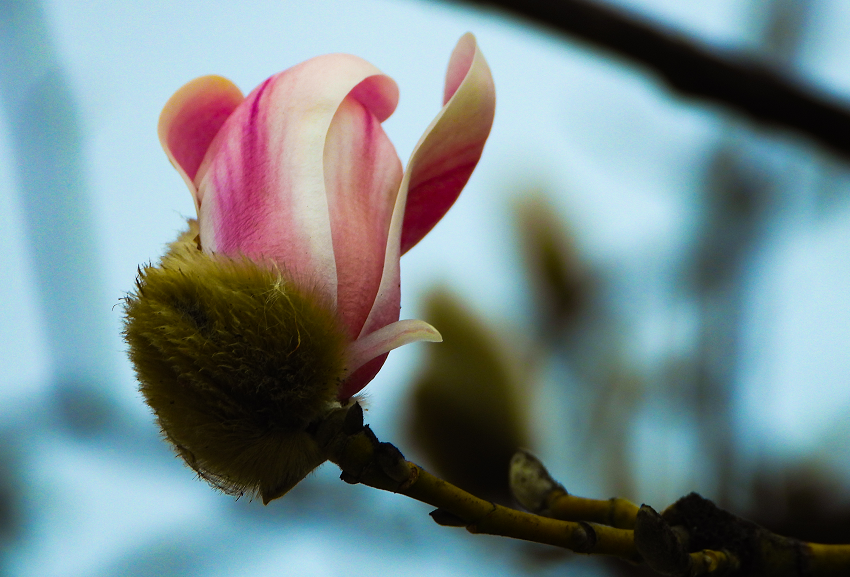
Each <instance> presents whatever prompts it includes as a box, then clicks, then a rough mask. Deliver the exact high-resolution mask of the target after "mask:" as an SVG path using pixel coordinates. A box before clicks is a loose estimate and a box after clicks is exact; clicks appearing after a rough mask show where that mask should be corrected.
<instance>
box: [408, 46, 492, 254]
mask: <svg viewBox="0 0 850 577" xmlns="http://www.w3.org/2000/svg"><path fill="white" fill-rule="evenodd" d="M495 107H496V92H495V87H494V86H493V77H492V75H491V74H490V68H489V66H487V62H486V61H485V60H484V56H483V55H482V54H481V51H480V50H479V49H478V46H477V44H476V42H475V37H474V36H473V35H472V34H470V33H467V34H465V35H464V36H463V37H462V38H461V39H460V41H458V43H457V46H456V47H455V49H454V52H452V57H451V60H450V61H449V68H448V71H447V73H446V89H445V106H444V107H443V109H442V110H441V111H440V113H439V114H438V115H437V117H436V118H435V119H434V121H433V122H432V123H431V126H429V127H428V130H427V131H426V132H425V134H424V135H423V136H422V138H421V139H420V140H419V143H418V144H417V146H416V149H415V150H414V151H413V155H412V156H411V158H410V162H409V163H408V165H407V170H406V171H405V176H406V177H407V179H408V182H409V187H408V190H407V206H406V209H405V213H404V228H403V230H402V234H401V253H402V254H404V253H405V252H407V251H408V250H410V248H411V247H413V245H415V244H416V243H417V242H419V241H420V240H421V239H422V237H423V236H425V235H426V234H427V233H428V231H430V230H431V229H432V228H433V227H434V225H436V224H437V222H438V221H439V220H440V219H441V218H442V217H443V215H444V214H445V213H446V211H448V210H449V208H450V207H451V205H452V204H454V201H455V200H456V199H457V197H458V195H459V194H460V191H461V189H462V188H463V187H464V185H465V184H466V181H467V180H469V177H470V175H471V174H472V171H473V169H474V168H475V165H476V164H478V159H479V158H481V152H482V150H483V149H484V142H485V141H486V140H487V136H488V135H489V134H490V127H491V125H492V124H493V115H494V113H495Z"/></svg>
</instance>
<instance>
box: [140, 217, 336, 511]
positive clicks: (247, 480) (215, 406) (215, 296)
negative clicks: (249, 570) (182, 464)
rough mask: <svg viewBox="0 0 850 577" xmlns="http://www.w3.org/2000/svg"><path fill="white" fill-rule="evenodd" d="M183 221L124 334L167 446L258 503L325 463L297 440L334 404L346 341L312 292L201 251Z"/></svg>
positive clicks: (146, 271)
mask: <svg viewBox="0 0 850 577" xmlns="http://www.w3.org/2000/svg"><path fill="white" fill-rule="evenodd" d="M196 239H197V225H196V223H194V222H191V223H190V230H189V231H188V232H187V233H184V234H183V235H182V236H181V237H180V238H179V239H178V240H177V241H176V242H175V243H173V244H172V245H171V247H170V249H169V252H168V253H167V254H166V255H165V256H164V257H163V259H162V262H161V264H160V266H147V267H144V268H143V269H141V270H140V272H139V277H138V280H137V288H136V290H135V291H134V292H133V293H132V294H130V295H129V296H128V297H127V299H126V306H125V312H126V321H125V330H124V335H125V338H126V340H127V343H128V345H129V349H130V358H131V360H132V362H133V364H134V365H135V368H136V374H137V376H138V379H139V382H140V388H141V391H142V394H143V395H144V396H145V399H146V401H147V403H148V405H150V407H151V408H152V409H153V411H154V413H155V414H156V417H157V419H158V421H159V424H160V426H161V427H162V431H163V434H164V435H165V437H166V438H167V439H168V440H169V441H170V442H171V443H172V444H173V445H174V447H175V448H176V450H177V452H178V453H179V454H180V455H181V456H182V457H183V458H184V459H185V460H186V462H187V463H188V464H189V466H191V467H192V468H193V469H194V470H195V471H196V472H197V473H198V474H199V475H200V476H201V477H203V478H204V479H206V480H207V481H209V482H210V483H211V484H212V485H214V486H215V487H217V488H219V489H221V490H223V491H225V492H227V493H230V494H236V495H240V494H243V493H245V492H248V493H251V494H259V495H260V496H262V498H263V500H264V501H265V502H268V501H269V500H271V499H274V498H276V497H279V496H281V495H282V494H284V493H285V492H286V491H288V490H289V489H291V488H292V487H293V486H294V485H295V484H296V483H298V481H300V480H301V479H302V478H303V477H304V476H306V475H307V474H308V473H309V472H310V471H312V470H313V469H314V468H315V467H317V466H318V465H320V464H321V463H322V462H324V460H325V457H324V455H323V453H322V451H321V449H320V448H319V446H318V445H317V444H316V443H315V441H313V439H312V437H311V436H310V435H309V434H308V433H307V432H306V429H307V428H308V426H309V425H310V424H311V423H313V422H314V421H316V420H317V419H319V418H320V417H322V416H324V415H325V414H326V413H327V411H328V410H329V409H330V408H331V407H332V406H333V405H334V403H335V401H336V396H337V390H338V387H339V384H340V380H341V378H342V375H343V370H344V368H345V350H346V345H347V344H348V340H347V337H346V335H345V332H344V330H343V328H342V327H341V325H340V323H339V321H338V319H337V316H336V314H335V312H334V310H333V307H332V306H331V305H330V303H329V302H328V301H327V299H326V298H324V297H322V296H320V293H319V292H318V291H316V290H310V289H306V290H305V289H304V288H303V287H299V286H294V285H293V283H291V282H289V281H287V280H286V279H285V278H284V277H282V276H281V273H280V271H278V270H277V269H276V268H275V267H274V266H273V265H271V264H268V263H256V262H253V261H251V260H249V259H247V258H227V257H224V256H221V255H209V254H207V253H204V252H203V251H202V250H200V248H199V246H198V243H197V241H196Z"/></svg>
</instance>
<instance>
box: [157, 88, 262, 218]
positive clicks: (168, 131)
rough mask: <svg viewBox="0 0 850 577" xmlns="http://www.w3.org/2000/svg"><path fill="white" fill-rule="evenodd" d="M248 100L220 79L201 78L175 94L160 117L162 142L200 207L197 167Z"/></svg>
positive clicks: (159, 128) (196, 205) (159, 129)
mask: <svg viewBox="0 0 850 577" xmlns="http://www.w3.org/2000/svg"><path fill="white" fill-rule="evenodd" d="M244 99H245V97H244V96H242V91H241V90H239V89H238V88H237V87H236V86H235V85H234V84H233V83H232V82H230V81H229V80H227V79H226V78H222V77H221V76H202V77H200V78H196V79H195V80H192V81H191V82H189V83H188V84H186V85H185V86H183V87H182V88H181V89H180V90H178V91H177V92H175V93H174V96H172V97H171V98H170V99H169V100H168V102H167V103H166V104H165V107H164V108H163V109H162V113H161V114H160V115H159V127H158V132H159V141H160V143H161V144H162V148H163V149H165V154H167V155H168V159H169V160H170V161H171V164H173V165H174V168H176V169H177V172H179V173H180V176H182V177H183V180H184V181H186V185H187V186H188V187H189V190H190V191H191V192H192V196H193V197H194V199H195V207H196V208H197V207H198V206H199V205H200V199H199V198H198V195H197V188H196V186H195V183H194V180H195V175H196V174H197V172H198V167H199V166H200V165H201V161H202V160H203V159H204V155H206V153H207V149H208V148H209V146H210V143H211V142H212V141H213V138H215V135H216V134H217V133H218V131H219V129H221V126H222V125H223V124H224V122H225V120H227V118H228V117H229V116H230V115H231V113H232V112H233V111H234V110H235V109H236V107H237V106H239V104H240V103H241V102H242V101H243V100H244Z"/></svg>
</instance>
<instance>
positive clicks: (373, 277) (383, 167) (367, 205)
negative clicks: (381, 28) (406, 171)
mask: <svg viewBox="0 0 850 577" xmlns="http://www.w3.org/2000/svg"><path fill="white" fill-rule="evenodd" d="M373 78H374V77H373ZM383 78H386V77H383ZM367 80H368V79H367ZM364 84H367V82H365V81H364V83H361V85H360V86H363V85H364ZM393 86H394V85H393ZM324 166H325V188H326V192H327V198H328V208H329V210H330V217H331V231H332V235H333V247H334V255H335V257H336V272H337V313H338V315H339V316H340V318H341V319H342V321H343V323H344V324H345V325H346V326H347V327H348V329H349V335H350V337H351V338H352V339H356V338H357V336H358V335H359V334H360V330H361V328H362V327H363V323H364V322H365V321H366V317H367V316H368V314H369V311H370V310H371V309H372V305H373V303H374V302H375V297H376V296H377V294H378V287H379V286H380V283H381V276H382V273H383V269H384V257H385V255H386V250H387V237H388V234H389V229H390V220H391V219H392V211H393V205H394V204H395V198H396V195H397V194H398V188H399V185H400V183H401V178H402V168H401V161H400V160H399V158H398V155H397V154H396V151H395V148H394V147H393V145H392V143H391V142H390V140H389V138H387V135H386V133H384V131H383V129H382V128H381V125H380V122H379V120H378V118H377V117H376V116H375V115H374V114H373V113H372V112H371V111H370V110H369V109H367V108H365V107H364V106H363V104H361V103H360V102H359V101H358V100H356V99H355V98H354V96H353V94H352V95H349V96H348V97H347V98H346V99H345V100H344V101H343V102H342V104H341V105H340V107H339V109H338V110H337V112H336V115H335V116H334V119H333V122H332V123H331V127H330V130H329V131H328V136H327V140H326V141H325V151H324ZM397 315H398V313H396V317H395V319H392V320H398V316H397Z"/></svg>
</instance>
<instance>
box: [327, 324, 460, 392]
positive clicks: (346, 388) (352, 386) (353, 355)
mask: <svg viewBox="0 0 850 577" xmlns="http://www.w3.org/2000/svg"><path fill="white" fill-rule="evenodd" d="M442 340H443V337H442V336H441V335H440V333H439V332H438V331H437V329H435V328H434V327H432V326H431V325H429V324H428V323H426V322H425V321H420V320H404V321H397V322H394V323H391V324H389V325H387V326H385V327H383V328H380V329H378V330H376V331H374V332H372V333H370V334H369V335H367V336H365V337H362V338H359V339H357V340H356V341H354V342H353V343H351V344H350V345H349V346H348V367H347V369H346V375H348V378H347V379H346V380H345V381H344V382H343V385H342V387H341V388H340V392H339V398H340V399H342V400H345V399H348V398H349V397H351V396H352V395H354V394H357V392H359V391H360V390H361V389H362V388H363V387H364V386H366V384H367V383H368V382H369V381H371V380H372V378H374V376H375V374H377V372H378V370H380V368H381V365H382V364H383V359H384V358H386V355H387V353H389V352H390V351H391V350H393V349H397V348H399V347H401V346H404V345H408V344H410V343H415V342H417V341H428V342H432V343H438V342H441V341H442ZM378 359H380V364H378V365H377V368H375V369H374V372H372V371H369V373H371V374H368V373H367V374H364V373H362V372H361V373H360V374H358V372H360V371H358V369H362V368H366V365H368V364H369V363H370V361H373V360H378Z"/></svg>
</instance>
